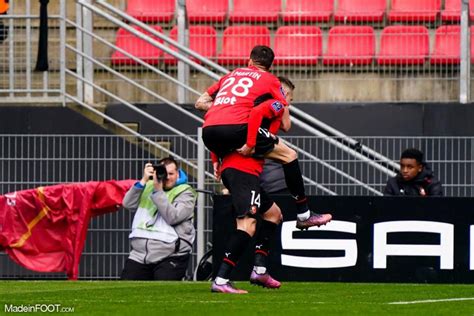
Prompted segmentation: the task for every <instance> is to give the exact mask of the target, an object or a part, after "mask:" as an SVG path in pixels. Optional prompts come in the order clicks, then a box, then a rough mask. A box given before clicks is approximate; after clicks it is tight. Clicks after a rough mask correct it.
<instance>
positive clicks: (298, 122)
mask: <svg viewBox="0 0 474 316" xmlns="http://www.w3.org/2000/svg"><path fill="white" fill-rule="evenodd" d="M77 3H79V4H80V5H82V6H84V7H86V8H88V9H89V10H91V11H92V12H95V13H96V14H98V15H100V16H102V17H104V18H106V19H108V20H109V21H111V22H113V23H115V24H116V25H118V26H120V27H123V28H124V29H126V30H127V31H129V32H131V33H133V34H134V35H135V36H137V37H139V38H141V39H143V40H144V41H146V42H148V43H150V44H151V45H153V46H155V47H158V48H160V49H162V50H164V51H165V52H167V53H169V54H170V55H172V56H174V57H176V58H177V59H179V60H181V61H183V62H185V63H186V64H188V65H190V66H192V67H193V68H195V69H197V70H199V71H201V72H203V73H204V74H206V75H208V76H209V77H211V78H213V79H216V80H217V79H219V78H220V76H219V75H217V74H215V73H214V72H211V71H209V70H208V69H206V68H204V67H202V66H201V65H200V64H197V63H195V62H194V61H193V60H191V59H189V58H187V57H186V56H183V54H181V53H180V52H176V51H173V50H171V49H170V48H168V47H166V46H165V45H163V44H161V43H160V42H158V41H157V40H155V39H153V38H151V37H149V36H148V35H146V34H144V33H142V32H140V31H137V30H136V29H134V28H133V27H131V26H130V25H128V24H126V23H124V22H122V21H120V20H118V19H117V18H115V17H113V16H112V15H110V14H108V13H106V12H104V11H102V10H100V9H98V8H97V7H95V6H93V5H91V4H88V3H86V2H84V1H83V0H77ZM96 3H97V4H99V5H101V6H103V7H104V8H106V9H108V10H110V11H112V12H113V13H115V14H117V15H118V16H120V17H121V18H123V19H125V20H128V21H130V22H132V23H134V24H136V25H138V26H140V27H141V28H143V29H144V30H146V31H148V32H149V33H151V34H153V35H154V36H157V37H158V38H160V39H163V40H164V41H166V42H167V43H169V44H171V45H173V46H176V47H177V48H179V49H180V50H181V51H183V52H185V53H186V54H189V55H191V56H193V57H195V58H196V59H198V60H201V61H202V62H203V63H205V64H208V65H209V66H211V67H213V68H214V69H216V70H218V71H220V72H223V73H228V72H229V70H227V69H226V68H223V67H221V66H219V65H217V64H215V63H213V62H211V61H209V60H208V59H207V58H205V57H203V56H201V55H199V54H198V53H196V52H194V51H191V50H189V49H188V48H186V47H183V46H181V45H180V44H179V43H177V42H175V41H173V40H171V39H169V38H168V37H167V36H165V35H163V34H161V33H159V32H157V31H156V30H154V29H152V28H151V27H150V26H148V25H147V24H144V23H142V22H140V21H138V20H137V19H135V18H133V17H130V16H129V15H127V14H126V13H124V12H122V11H120V10H118V9H116V8H115V7H113V6H111V5H110V4H108V3H106V2H104V1H101V0H98V1H96ZM71 22H72V21H71ZM72 24H75V23H74V22H72ZM79 29H80V30H81V31H83V32H85V33H87V34H89V35H90V36H93V37H94V38H96V39H98V40H100V41H103V42H105V41H104V40H102V39H101V38H100V37H98V36H96V35H95V34H92V33H91V32H89V31H87V30H84V28H82V27H79ZM106 44H107V45H108V46H112V47H115V45H112V44H109V43H106ZM67 47H68V48H70V49H72V50H74V51H76V53H78V54H79V55H81V56H82V57H84V58H86V59H88V60H91V61H92V62H94V63H96V64H98V65H100V66H101V67H103V68H104V69H106V70H108V71H110V72H112V73H114V74H115V75H117V76H119V77H120V78H122V79H124V80H125V81H127V82H129V83H130V84H132V85H135V86H136V87H137V88H139V89H141V90H142V91H145V92H147V93H149V94H151V95H152V96H154V97H156V98H157V99H159V100H161V101H163V102H165V103H166V104H168V105H170V106H172V107H174V108H175V109H177V110H179V111H181V112H182V113H185V114H186V115H187V116H189V117H191V118H193V119H196V120H197V121H199V122H202V119H201V118H199V117H198V116H196V115H194V114H192V113H190V112H188V111H187V110H184V109H182V108H181V107H180V106H178V105H176V104H174V103H173V102H170V101H168V100H167V99H165V98H163V97H161V96H160V95H158V94H156V93H154V92H153V91H151V90H149V89H147V88H144V87H142V86H140V85H138V84H136V83H135V82H133V81H132V80H130V79H129V78H127V77H126V76H123V75H121V74H120V73H118V72H117V71H115V70H113V69H112V68H110V67H108V66H106V65H104V64H103V63H100V62H98V61H96V60H94V59H92V58H90V57H89V56H87V55H84V54H82V52H79V51H77V50H75V49H74V48H72V47H71V46H69V45H68V46H67ZM115 48H117V47H115ZM121 51H122V50H121ZM122 52H123V53H125V54H126V55H127V56H129V57H131V58H132V59H133V60H136V59H135V58H134V56H133V57H132V56H130V54H128V53H127V52H125V51H122ZM138 62H139V63H140V64H142V63H141V62H140V61H138ZM144 64H145V67H147V68H148V64H146V63H144ZM142 65H143V64H142ZM181 86H183V85H181ZM186 88H187V89H188V90H189V91H191V92H192V93H194V94H196V95H199V92H197V91H196V90H194V89H192V88H190V87H189V86H187V85H186ZM103 92H104V91H103ZM107 92H108V91H107ZM104 93H106V92H104ZM123 101H124V100H123ZM123 101H121V102H122V103H124V104H125V102H123ZM127 103H128V102H127ZM127 106H129V107H130V108H133V109H134V110H135V111H138V112H140V111H141V110H139V109H137V108H135V107H133V106H132V105H131V104H127ZM293 108H294V111H295V112H296V113H297V114H300V115H301V116H303V117H305V119H307V120H308V121H309V122H311V123H313V124H316V125H319V126H320V127H321V128H323V129H325V130H327V131H331V132H332V133H333V134H335V135H340V136H341V135H343V136H345V137H346V139H348V140H349V139H350V138H349V137H347V136H346V135H344V134H342V133H340V132H339V131H337V130H335V129H333V128H332V127H330V126H328V125H326V124H324V123H322V122H320V121H318V120H316V119H315V118H312V117H310V116H309V115H307V114H306V113H304V112H302V111H300V110H299V109H297V108H295V107H293ZM141 112H143V111H141ZM143 113H146V112H143ZM143 113H141V114H143ZM301 113H303V114H301ZM146 114H148V113H146ZM153 121H155V122H157V123H158V122H160V123H158V124H162V122H161V121H159V120H156V119H155V120H153ZM292 122H293V123H294V124H295V125H297V126H299V127H301V128H303V129H304V130H306V131H307V132H309V133H311V134H313V135H316V136H323V137H324V136H328V135H326V134H324V133H323V132H321V131H319V130H317V129H316V128H314V127H312V126H310V125H309V124H307V123H305V122H303V121H301V120H300V119H298V118H296V117H294V116H293V117H292ZM317 123H319V124H317ZM170 130H171V129H170ZM326 140H327V141H328V142H330V143H331V144H332V145H334V146H336V147H338V148H340V149H341V150H343V151H345V152H347V153H349V154H351V155H353V156H355V157H356V158H358V159H360V160H363V161H365V162H367V163H368V164H369V165H371V166H372V167H374V168H376V169H377V170H379V171H381V172H383V173H385V174H388V175H389V176H393V175H394V174H395V173H394V172H393V171H392V170H390V169H388V168H386V167H385V166H382V165H379V164H378V163H376V162H374V161H373V160H371V159H369V158H367V157H366V156H364V155H362V154H360V153H359V152H357V151H355V150H353V149H351V148H347V146H346V145H344V144H341V143H340V142H338V141H336V140H334V139H331V138H326ZM350 140H352V139H350ZM352 141H353V142H352V143H354V142H356V141H355V140H352ZM350 142H351V141H350ZM365 150H366V152H368V153H370V154H371V155H372V156H373V157H377V158H379V159H380V160H382V161H384V162H385V163H387V164H389V165H391V166H392V167H397V166H396V164H395V166H394V165H393V164H394V163H393V162H391V161H390V160H389V159H387V158H386V157H383V156H381V155H379V154H378V153H375V152H374V151H372V150H370V149H365ZM298 151H299V152H300V153H301V154H302V155H304V156H307V157H311V158H312V159H314V158H316V157H315V156H314V155H312V154H310V153H308V152H306V151H304V150H301V149H299V148H298ZM318 162H320V163H321V162H322V161H321V160H319V161H318ZM324 164H326V165H325V166H326V167H328V168H329V167H331V168H330V169H331V170H333V171H335V168H334V167H332V166H331V165H329V164H327V163H324ZM333 168H334V169H333ZM337 172H338V174H340V175H341V176H343V177H345V178H347V179H349V180H350V181H354V182H355V183H357V184H359V185H362V186H363V187H365V188H366V189H368V190H369V191H371V192H373V193H375V194H380V192H379V191H377V190H375V189H373V188H371V187H370V186H368V185H366V184H364V183H362V182H360V181H359V180H357V179H355V178H354V177H352V176H350V175H349V174H347V173H345V172H343V171H341V170H338V171H337ZM305 181H307V182H312V184H315V185H316V182H314V181H312V180H311V179H308V178H306V179H305ZM324 189H326V188H324ZM326 190H328V189H326ZM329 191H330V190H329ZM326 192H327V191H326ZM328 193H330V192H328Z"/></svg>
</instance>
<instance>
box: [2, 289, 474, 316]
mask: <svg viewBox="0 0 474 316" xmlns="http://www.w3.org/2000/svg"><path fill="white" fill-rule="evenodd" d="M236 285H237V286H239V287H241V288H243V289H246V290H248V291H249V294H244V295H230V294H216V293H211V292H210V283H209V282H123V281H77V282H74V281H0V304H1V305H0V314H5V313H9V312H12V311H13V309H12V308H15V307H16V308H20V307H21V306H24V307H28V306H33V305H35V304H60V308H61V309H62V310H60V311H62V314H65V313H66V312H68V313H70V314H84V315H91V314H92V315H97V314H99V315H116V314H120V315H123V314H125V315H169V316H170V315H188V316H191V315H222V316H225V315H272V316H273V315H286V316H290V315H308V316H309V315H366V314H372V315H471V316H472V315H474V285H466V284H464V285H441V284H432V285H428V284H373V283H372V284H369V283H318V282H311V283H310V282H284V283H283V285H282V288H281V289H279V290H268V289H263V288H259V287H254V286H251V285H250V284H248V283H246V282H237V283H236ZM394 303H395V304H394ZM63 308H64V309H63ZM71 309H73V311H72V310H71ZM17 310H18V309H17Z"/></svg>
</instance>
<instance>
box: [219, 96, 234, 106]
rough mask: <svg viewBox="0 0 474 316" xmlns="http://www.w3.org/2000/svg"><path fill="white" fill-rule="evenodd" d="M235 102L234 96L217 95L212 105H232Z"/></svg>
mask: <svg viewBox="0 0 474 316" xmlns="http://www.w3.org/2000/svg"><path fill="white" fill-rule="evenodd" d="M235 102H237V99H236V98H235V97H219V98H217V99H216V101H215V102H214V105H221V104H231V105H234V104H235Z"/></svg>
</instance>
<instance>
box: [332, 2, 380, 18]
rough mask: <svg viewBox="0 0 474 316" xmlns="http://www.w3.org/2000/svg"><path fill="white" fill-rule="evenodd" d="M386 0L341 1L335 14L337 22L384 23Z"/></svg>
mask: <svg viewBox="0 0 474 316" xmlns="http://www.w3.org/2000/svg"><path fill="white" fill-rule="evenodd" d="M386 6H387V4H386V1H385V0H339V5H338V8H337V10H336V12H335V13H334V21H336V22H382V21H383V15H384V14H385V8H386Z"/></svg>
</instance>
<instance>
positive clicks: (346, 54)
mask: <svg viewBox="0 0 474 316" xmlns="http://www.w3.org/2000/svg"><path fill="white" fill-rule="evenodd" d="M374 55H375V33H374V29H373V28H372V27H371V26H343V25H341V26H334V27H333V28H331V29H330V30H329V36H328V44H327V51H326V54H325V55H324V56H323V64H324V65H369V64H371V63H372V60H373V59H374Z"/></svg>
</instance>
